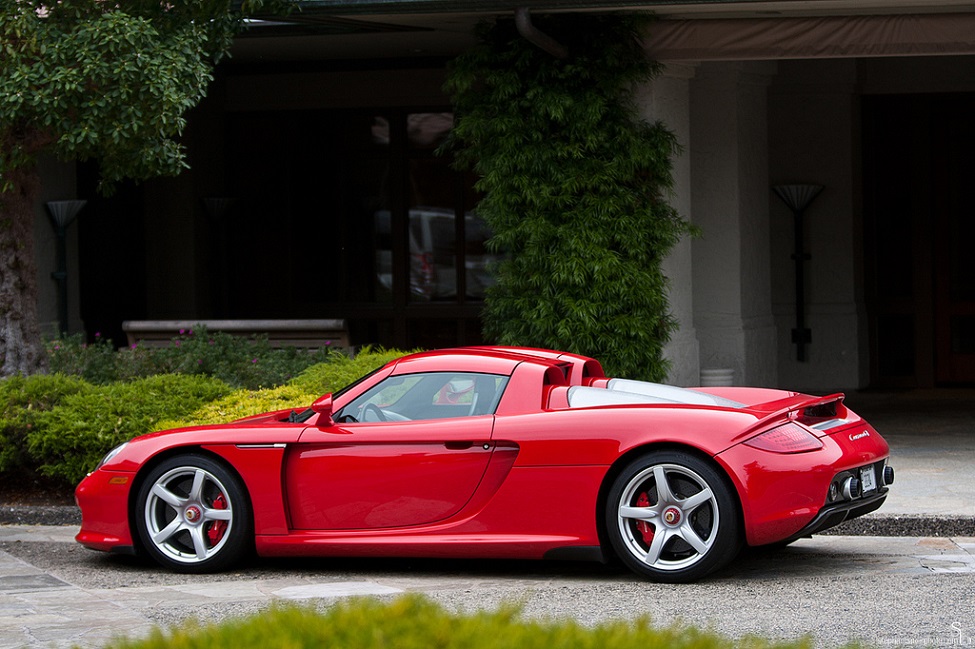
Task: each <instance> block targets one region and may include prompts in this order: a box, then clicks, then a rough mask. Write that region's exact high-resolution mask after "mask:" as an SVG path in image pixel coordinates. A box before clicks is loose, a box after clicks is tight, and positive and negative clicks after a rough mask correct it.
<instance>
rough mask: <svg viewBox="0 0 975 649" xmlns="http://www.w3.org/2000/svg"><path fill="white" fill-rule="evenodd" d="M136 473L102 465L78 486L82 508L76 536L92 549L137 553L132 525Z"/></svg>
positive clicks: (79, 501)
mask: <svg viewBox="0 0 975 649" xmlns="http://www.w3.org/2000/svg"><path fill="white" fill-rule="evenodd" d="M134 479H135V474H133V473H127V472H121V471H106V470H105V469H98V470H97V471H95V472H93V473H90V474H88V477H86V478H85V479H84V480H82V481H81V484H79V485H78V488H77V489H75V502H77V503H78V507H79V508H80V509H81V531H79V532H78V534H77V536H75V540H76V541H77V542H78V543H80V544H82V545H83V546H85V547H86V548H91V549H92V550H100V551H102V552H116V553H122V554H134V553H135V543H134V541H133V538H132V531H131V530H130V529H129V505H128V503H129V491H130V489H131V488H132V482H133V480H134Z"/></svg>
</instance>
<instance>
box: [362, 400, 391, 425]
mask: <svg viewBox="0 0 975 649" xmlns="http://www.w3.org/2000/svg"><path fill="white" fill-rule="evenodd" d="M370 412H372V413H375V415H376V421H386V414H385V413H384V412H383V410H382V408H380V407H379V406H377V405H376V404H374V403H367V404H366V405H365V407H364V408H363V409H362V421H369V418H368V417H367V416H366V415H367V414H368V413H370Z"/></svg>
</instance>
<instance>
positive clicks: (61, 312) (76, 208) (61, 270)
mask: <svg viewBox="0 0 975 649" xmlns="http://www.w3.org/2000/svg"><path fill="white" fill-rule="evenodd" d="M87 203H88V201H49V202H48V203H47V213H48V215H49V216H50V217H51V225H53V226H54V232H55V234H57V237H58V269H57V270H56V271H54V272H53V273H51V279H53V280H54V281H56V282H57V283H58V330H59V332H60V333H61V335H62V336H63V335H65V334H66V333H68V246H67V231H68V226H69V225H71V222H72V221H74V219H75V217H76V216H78V212H80V211H81V208H83V207H84V206H85V204H87Z"/></svg>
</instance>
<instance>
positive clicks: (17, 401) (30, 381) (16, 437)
mask: <svg viewBox="0 0 975 649" xmlns="http://www.w3.org/2000/svg"><path fill="white" fill-rule="evenodd" d="M90 388H91V386H90V385H89V384H88V383H86V382H85V381H82V380H81V379H79V378H75V377H69V376H64V375H62V374H37V375H34V376H29V377H23V376H12V377H10V378H8V379H5V380H3V381H0V472H6V471H13V470H15V469H24V468H30V467H31V464H32V463H31V461H30V458H29V456H28V455H27V452H26V448H27V436H28V434H30V433H31V432H32V431H34V430H36V429H37V421H38V419H39V417H40V416H41V415H42V414H43V413H46V412H48V411H50V410H51V409H52V408H54V407H56V406H57V405H58V404H60V403H61V402H62V401H63V400H64V399H66V398H67V397H69V396H71V395H74V394H81V393H84V392H85V391H87V390H89V389H90Z"/></svg>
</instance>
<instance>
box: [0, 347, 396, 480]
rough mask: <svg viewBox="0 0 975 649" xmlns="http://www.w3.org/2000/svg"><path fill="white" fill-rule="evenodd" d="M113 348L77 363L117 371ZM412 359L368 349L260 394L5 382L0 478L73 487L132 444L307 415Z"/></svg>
mask: <svg viewBox="0 0 975 649" xmlns="http://www.w3.org/2000/svg"><path fill="white" fill-rule="evenodd" d="M79 349H80V348H79ZM106 349H107V347H106V346H99V345H98V344H96V345H92V346H88V347H85V348H84V349H80V351H82V352H83V353H81V354H79V353H77V350H76V352H75V353H73V354H72V355H70V357H71V358H74V359H79V358H88V357H89V356H90V357H92V358H95V359H97V360H96V362H93V363H88V362H84V363H81V365H83V366H85V367H88V368H91V367H95V366H97V367H102V368H104V367H107V366H109V365H111V366H113V367H117V366H118V364H117V361H115V360H111V361H106V360H105V358H107V353H106V351H105V350H106ZM89 350H91V351H90V352H89ZM112 353H116V352H112ZM123 353H129V352H123ZM404 353H406V352H402V351H395V350H391V351H386V350H379V351H372V350H368V349H367V350H365V351H363V352H362V353H360V354H359V355H358V356H356V357H355V358H350V357H348V356H347V355H345V354H340V353H330V354H328V356H327V359H328V360H327V361H326V362H322V363H318V364H317V365H313V366H311V367H308V368H306V369H305V370H304V371H302V372H301V373H300V374H298V375H297V376H296V377H294V378H293V379H291V380H290V381H289V382H288V383H286V384H285V385H279V386H276V387H270V388H265V389H258V390H246V389H236V390H235V389H234V388H233V387H231V385H228V384H227V383H226V382H224V381H222V380H220V379H219V378H215V377H213V376H209V375H206V374H199V375H198V374H161V375H156V376H148V377H145V378H139V379H134V380H124V381H115V382H112V383H108V384H106V385H95V384H92V383H90V382H89V381H87V380H84V379H82V378H79V377H71V376H64V375H61V374H51V375H35V376H30V377H26V378H25V377H20V376H16V377H11V378H9V379H5V380H2V381H0V472H11V473H13V472H23V471H28V472H38V473H41V474H43V475H46V476H49V477H52V478H55V479H57V480H60V481H63V482H65V483H67V484H73V483H76V482H78V481H79V480H81V479H82V478H83V477H84V476H85V474H86V473H87V472H88V471H91V470H92V469H93V468H94V467H95V466H96V465H97V463H98V461H99V460H100V459H101V458H102V457H103V456H104V455H105V453H107V452H108V451H109V450H110V449H112V448H113V447H114V446H116V445H118V444H120V443H121V442H123V441H126V440H128V439H131V438H132V437H136V436H138V435H142V434H145V433H149V432H152V431H155V430H165V429H167V428H176V427H179V426H190V425H195V424H205V423H224V422H228V421H231V420H233V419H238V418H240V417H246V416H248V415H254V414H259V413H261V412H266V411H268V410H279V409H284V408H299V409H300V408H305V407H307V406H308V405H310V404H311V402H312V401H314V400H315V399H316V398H318V397H319V396H321V395H322V394H324V393H326V392H334V391H336V390H338V389H340V388H342V387H344V386H345V385H348V384H349V383H351V382H353V381H355V380H356V379H358V378H359V377H361V376H363V375H365V374H367V373H368V372H370V371H372V370H373V369H375V368H377V367H380V366H382V365H384V364H385V363H387V362H389V361H390V360H392V359H394V358H398V357H400V356H402V355H403V354H404ZM88 360H90V358H88ZM255 365H256V364H255ZM62 369H64V368H62Z"/></svg>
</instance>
